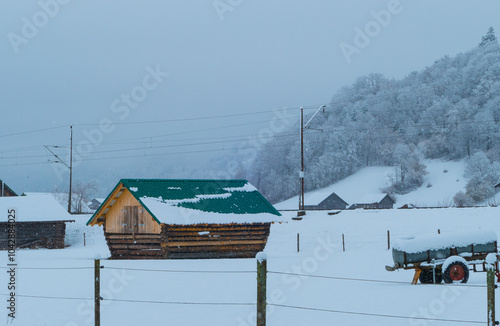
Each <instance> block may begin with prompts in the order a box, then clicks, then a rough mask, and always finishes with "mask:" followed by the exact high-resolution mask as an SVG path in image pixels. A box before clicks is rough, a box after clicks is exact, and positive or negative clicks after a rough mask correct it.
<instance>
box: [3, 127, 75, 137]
mask: <svg viewBox="0 0 500 326" xmlns="http://www.w3.org/2000/svg"><path fill="white" fill-rule="evenodd" d="M69 126H70V125H63V126H57V127H50V128H43V129H35V130H29V131H22V132H16V133H12V134H4V135H0V138H3V137H11V136H19V135H25V134H32V133H36V132H43V131H48V130H54V129H61V128H66V127H69Z"/></svg>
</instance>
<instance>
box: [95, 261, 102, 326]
mask: <svg viewBox="0 0 500 326" xmlns="http://www.w3.org/2000/svg"><path fill="white" fill-rule="evenodd" d="M94 274H95V277H94V311H95V316H94V321H95V326H100V325H101V260H100V259H96V260H95V261H94Z"/></svg>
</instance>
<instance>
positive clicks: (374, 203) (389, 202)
mask: <svg viewBox="0 0 500 326" xmlns="http://www.w3.org/2000/svg"><path fill="white" fill-rule="evenodd" d="M395 203H396V202H395V201H394V199H392V197H391V196H390V195H388V194H368V195H365V196H363V197H362V198H361V201H360V202H359V203H355V204H352V205H351V206H350V207H349V209H358V208H364V209H391V208H394V204H395Z"/></svg>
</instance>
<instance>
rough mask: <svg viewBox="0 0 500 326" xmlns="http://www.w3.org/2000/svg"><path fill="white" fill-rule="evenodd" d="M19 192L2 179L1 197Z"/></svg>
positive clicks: (0, 181) (0, 184) (0, 186)
mask: <svg viewBox="0 0 500 326" xmlns="http://www.w3.org/2000/svg"><path fill="white" fill-rule="evenodd" d="M14 196H17V194H16V193H15V192H14V190H12V189H11V188H10V187H9V186H7V185H6V184H5V182H3V181H2V180H0V197H14Z"/></svg>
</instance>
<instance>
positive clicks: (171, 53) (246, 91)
mask: <svg viewBox="0 0 500 326" xmlns="http://www.w3.org/2000/svg"><path fill="white" fill-rule="evenodd" d="M41 4H46V5H41ZM54 4H57V5H54ZM43 7H45V11H44V9H43ZM390 7H393V8H397V13H395V14H391V17H390V20H387V17H385V18H386V21H384V22H383V23H380V22H379V23H376V24H378V26H379V27H380V30H376V29H375V30H374V29H372V30H371V33H372V36H371V37H370V36H369V44H367V45H366V47H364V48H358V51H357V53H355V54H352V55H351V56H350V61H351V62H350V63H348V62H347V61H348V60H346V57H345V55H344V54H343V53H342V50H341V46H340V45H341V44H342V43H345V44H350V45H355V43H354V41H355V37H356V34H357V32H356V28H359V29H361V30H364V29H365V27H367V26H368V27H370V26H371V27H372V28H373V27H374V26H375V25H374V22H376V21H377V20H376V18H375V16H374V14H373V12H375V13H379V14H380V11H381V10H388V11H389V9H388V8H390ZM46 12H49V14H47V13H46ZM499 12H500V3H498V2H497V1H493V0H489V1H481V2H474V1H460V0H459V1H457V0H447V1H423V0H422V1H416V0H413V1H410V0H400V1H399V2H398V1H395V0H390V1H388V0H384V1H378V0H377V1H374V0H365V1H348V0H328V1H327V0H322V1H320V0H316V1H298V0H279V1H278V0H275V1H264V0H220V1H213V0H203V1H202V0H190V1H187V0H177V1H172V0H162V1H151V0H150V1H128V0H114V1H109V0H108V1H95V0H85V1H78V0H71V1H70V0H64V1H63V0H59V1H57V0H41V1H40V2H37V1H8V0H0V54H1V58H2V62H1V63H0V74H1V78H0V107H1V112H2V115H1V117H2V119H1V121H2V128H1V129H0V130H1V131H0V136H2V135H7V134H12V133H19V132H24V131H31V130H36V129H45V128H50V127H57V126H64V125H69V124H76V126H75V128H74V130H75V144H79V143H81V142H82V141H84V140H85V135H84V134H83V131H84V130H86V131H87V133H92V131H93V130H95V129H96V128H98V126H95V125H94V126H91V125H88V126H82V124H98V123H99V122H101V121H103V119H106V120H105V121H106V122H112V123H113V124H114V125H113V126H112V127H108V128H112V129H113V131H112V132H109V133H103V140H102V142H109V141H116V140H120V139H131V138H138V137H151V136H155V135H163V134H172V135H170V136H168V137H166V138H165V137H164V138H154V139H150V140H152V141H160V140H161V141H162V142H161V143H159V142H158V143H150V145H152V144H155V146H166V145H180V144H183V143H182V142H178V141H179V140H182V139H193V140H192V141H191V142H201V140H203V139H207V141H208V139H211V140H214V139H212V138H214V137H223V136H224V137H225V138H224V139H226V140H228V139H231V137H240V136H252V135H253V136H257V135H258V134H259V131H260V130H262V128H265V127H266V126H268V125H269V121H270V120H271V119H272V117H273V114H272V113H267V114H255V115H248V116H245V115H244V116H231V117H227V118H219V119H211V120H206V121H200V120H192V121H181V122H175V123H161V124H136V125H133V124H127V125H116V123H131V122H137V121H150V120H171V119H185V118H196V117H205V116H220V115H235V114H240V113H247V112H257V111H270V110H273V109H282V108H284V107H289V108H292V107H299V106H315V105H320V104H322V103H327V102H328V101H329V100H330V98H331V96H332V95H333V94H334V93H335V91H336V90H337V89H338V88H339V87H341V86H342V85H346V84H349V83H351V82H352V81H353V80H354V79H355V78H356V77H358V76H360V75H364V74H368V73H371V72H380V73H383V74H384V75H386V76H388V77H394V78H400V77H403V76H405V75H407V74H408V73H410V72H411V71H413V70H419V69H422V68H424V67H425V66H428V65H430V64H432V63H433V62H434V61H435V60H436V59H438V58H440V57H442V56H444V55H454V54H457V53H459V52H463V51H467V50H469V49H470V48H472V47H473V46H475V45H477V43H478V42H479V41H480V38H481V36H482V35H484V34H485V33H486V31H487V29H488V27H490V26H493V27H494V28H495V29H496V30H497V31H500V26H499V25H498V13H499ZM52 16H53V17H52ZM27 22H28V23H27ZM30 24H33V26H35V28H36V29H35V30H33V29H32V28H31V29H30V28H29V26H28V27H26V26H27V25H30ZM36 25H38V26H39V27H37V26H36ZM383 25H385V26H383ZM375 27H376V26H375ZM27 32H28V33H27ZM26 33H27V34H26ZM365 41H366V40H365ZM151 70H157V71H160V72H161V73H160V76H156V77H157V78H156V79H155V76H152V77H148V76H149V75H151ZM165 73H168V77H165V76H164V74H165ZM157 74H158V72H157ZM145 79H147V80H146V85H144V83H145ZM153 86H154V87H153ZM141 87H143V88H142V89H140V88H141ZM144 87H146V88H148V90H146V92H145V93H144V92H143V93H141V91H143V90H144V89H145V88H144ZM134 90H135V91H136V94H135V95H136V96H135V97H136V98H137V96H139V98H140V101H137V102H136V103H132V104H133V105H130V106H129V114H125V111H124V109H123V103H124V102H122V101H123V97H122V95H124V94H125V95H126V94H130V93H131V92H133V91H134ZM116 101H118V102H116ZM117 103H119V104H117ZM113 104H115V105H114V109H113V110H112V107H113ZM135 105H136V106H135ZM120 106H121V107H122V109H119V107H120ZM244 124H246V125H245V126H240V125H244ZM234 125H237V126H234ZM215 127H218V128H219V129H218V130H208V131H197V130H200V129H209V128H212V129H213V128H215ZM176 133H182V134H178V135H175V134H176ZM68 137H69V129H68V128H66V127H65V128H59V129H54V130H48V131H43V132H36V133H29V134H24V135H17V136H11V137H0V151H1V152H2V153H1V154H0V155H2V156H1V157H3V158H2V159H0V172H1V173H0V178H1V179H4V180H5V181H6V182H7V183H8V184H10V185H11V187H12V188H14V190H16V191H18V192H24V191H41V190H51V189H52V188H53V187H54V185H55V184H58V183H61V180H60V179H59V178H58V177H57V175H56V173H55V172H54V170H53V167H52V166H51V164H40V165H14V164H24V163H37V162H47V161H48V159H49V158H50V155H48V151H47V150H45V149H44V148H43V145H44V144H49V145H64V146H67V145H68V142H69V140H68ZM167 140H170V142H166V141H167ZM141 141H142V140H141ZM171 141H175V142H171ZM184 143H185V142H184ZM91 145H92V146H91V148H90V151H91V153H89V154H86V156H85V158H87V159H91V158H94V159H95V158H101V157H105V156H106V154H103V153H96V152H103V151H109V150H113V149H117V148H118V149H124V148H131V147H134V148H135V147H136V146H147V142H145V143H143V144H127V145H122V147H116V146H114V145H112V144H105V143H102V144H100V143H99V144H91ZM234 146H235V144H234V143H230V144H221V143H216V144H204V145H199V146H189V147H184V148H183V147H172V148H163V149H158V150H156V151H150V152H147V150H144V151H142V152H141V151H131V152H116V153H114V154H111V153H109V154H108V155H107V157H114V156H127V155H129V156H132V155H135V154H138V155H141V154H144V153H168V152H182V151H194V152H195V151H199V150H207V149H209V150H213V152H206V153H202V154H183V155H180V154H177V155H164V156H147V157H141V158H138V159H133V158H119V159H114V160H95V161H83V162H82V163H81V164H79V165H78V166H77V167H76V168H75V179H77V180H78V179H80V180H83V179H89V178H95V179H98V180H99V181H101V184H104V185H106V186H107V187H110V186H111V185H110V184H109V182H111V183H114V182H115V181H116V180H117V178H120V177H135V176H137V177H168V175H169V173H170V172H169V171H171V168H168V169H167V167H172V166H174V167H175V170H176V171H177V172H176V173H177V174H175V176H179V175H182V173H180V174H179V173H178V172H179V171H182V169H183V168H185V167H186V166H187V167H190V166H191V165H193V166H196V165H201V166H203V162H205V161H204V159H205V158H207V157H213V156H214V155H223V154H224V153H225V152H224V151H218V150H219V149H227V148H229V147H234ZM25 147H34V148H33V150H29V151H22V152H21V151H7V150H10V149H16V148H18V149H19V148H25ZM57 153H60V154H64V153H65V151H64V150H62V149H59V150H57ZM30 155H32V156H34V157H32V158H19V159H17V160H16V159H6V158H5V157H12V156H18V157H19V156H30ZM43 155H46V157H41V156H43ZM39 156H40V157H39ZM63 156H64V155H63ZM64 157H65V156H64ZM6 165H8V166H6ZM61 167H62V166H61ZM61 171H63V170H61ZM61 173H62V172H61ZM172 175H174V174H172ZM186 177H189V175H186ZM207 177H210V176H208V175H207ZM65 178H66V176H63V179H64V180H63V182H62V183H64V181H66V182H67V180H65ZM107 190H108V189H105V190H104V191H107Z"/></svg>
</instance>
